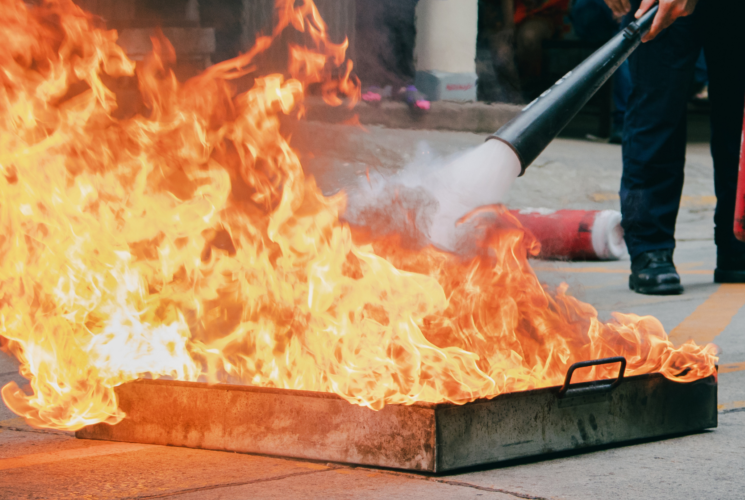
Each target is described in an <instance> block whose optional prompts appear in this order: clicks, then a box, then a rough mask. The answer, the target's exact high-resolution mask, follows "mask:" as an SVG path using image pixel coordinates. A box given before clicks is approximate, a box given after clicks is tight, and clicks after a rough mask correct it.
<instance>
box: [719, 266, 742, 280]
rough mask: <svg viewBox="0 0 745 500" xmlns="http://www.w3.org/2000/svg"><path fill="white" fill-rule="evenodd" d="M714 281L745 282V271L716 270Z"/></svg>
mask: <svg viewBox="0 0 745 500" xmlns="http://www.w3.org/2000/svg"><path fill="white" fill-rule="evenodd" d="M714 283H745V271H726V270H724V269H716V270H715V271H714Z"/></svg>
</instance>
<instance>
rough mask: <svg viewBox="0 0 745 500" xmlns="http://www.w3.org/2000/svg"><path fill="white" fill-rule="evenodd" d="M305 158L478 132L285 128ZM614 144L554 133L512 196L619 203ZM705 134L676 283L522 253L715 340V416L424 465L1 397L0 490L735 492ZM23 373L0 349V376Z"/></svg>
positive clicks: (575, 281)
mask: <svg viewBox="0 0 745 500" xmlns="http://www.w3.org/2000/svg"><path fill="white" fill-rule="evenodd" d="M295 139H296V143H297V144H298V147H299V148H300V150H301V153H302V156H303V159H304V162H305V163H306V165H308V166H309V168H310V169H311V170H313V171H314V172H315V173H316V176H317V177H318V180H319V185H321V187H322V188H324V189H325V190H327V191H329V192H331V191H333V190H334V189H335V187H334V186H335V185H338V183H340V182H341V184H346V185H349V184H350V183H353V182H355V179H356V178H357V177H359V176H362V175H365V171H366V169H367V168H375V169H379V170H381V171H383V172H385V171H393V170H395V169H396V168H399V167H400V166H401V165H403V164H405V163H407V162H408V161H411V159H412V158H413V157H414V156H415V155H416V154H417V143H418V142H419V141H421V140H424V141H427V142H428V143H429V145H430V148H431V149H432V150H434V151H435V153H437V154H448V153H451V152H455V151H458V150H462V149H464V148H467V147H470V146H473V145H477V144H479V143H481V142H482V141H483V136H481V135H476V134H467V133H454V132H430V131H414V130H389V129H383V128H375V127H373V128H370V131H369V133H364V132H363V131H362V130H360V129H355V128H350V127H342V126H328V125H323V126H322V125H316V124H309V125H308V126H307V127H305V128H302V129H298V130H295ZM620 171H621V165H620V147H618V146H613V145H607V144H602V143H595V142H589V141H583V140H570V139H560V140H557V141H555V142H554V143H553V144H552V145H551V146H550V147H549V149H548V150H547V151H546V152H545V153H544V154H543V155H542V156H541V157H540V158H539V159H538V161H537V162H536V163H535V164H534V165H533V166H532V167H531V168H530V169H529V170H528V172H527V173H526V175H525V176H524V177H523V178H521V179H519V180H518V181H517V182H516V183H515V185H514V187H513V189H512V191H511V192H510V195H509V199H508V200H507V203H508V205H509V206H510V207H513V208H527V207H546V208H583V209H605V208H617V207H618V198H617V195H616V194H615V193H616V192H617V190H618V181H619V178H620ZM711 176H712V166H711V159H710V158H709V156H708V145H707V144H705V143H692V144H690V146H689V155H688V165H687V171H686V186H685V189H684V196H685V198H684V202H683V208H682V210H681V215H680V217H679V226H678V239H679V245H678V250H677V252H676V262H677V264H678V266H679V269H680V270H681V274H682V277H683V280H684V285H685V286H686V293H685V294H684V295H682V296H679V297H648V296H642V295H636V294H633V293H631V292H629V290H628V285H627V282H628V266H629V263H628V261H620V262H612V263H587V262H584V263H583V262H580V263H568V262H541V261H534V262H533V265H534V268H535V269H536V271H537V273H538V275H539V276H540V277H541V279H542V280H543V281H545V282H548V283H550V284H558V283H560V282H562V281H565V282H567V283H569V285H570V293H572V294H573V295H575V296H577V297H578V298H580V299H582V300H584V301H586V302H589V303H591V304H592V305H594V306H595V307H596V308H597V309H598V311H599V313H600V315H601V317H602V318H608V317H609V315H610V313H611V312H612V311H621V312H633V313H637V314H652V315H654V316H656V317H658V318H659V319H660V320H661V321H662V323H663V325H664V326H665V328H666V329H667V330H668V331H669V332H672V338H673V339H674V340H675V342H676V343H682V342H684V341H686V340H687V339H688V338H695V339H696V340H697V341H714V342H715V343H716V344H717V345H719V346H720V348H721V360H720V364H721V368H722V369H721V372H722V373H721V375H720V378H719V384H720V385H719V403H720V406H719V427H718V428H717V429H716V430H714V431H710V432H704V433H700V434H696V435H691V436H684V437H677V438H674V439H668V440H663V441H656V442H649V443H643V444H636V445H633V446H625V447H614V448H611V449H606V450H602V451H596V452H593V453H585V454H580V455H574V456H565V457H562V458H554V459H551V460H543V461H532V462H527V463H522V464H519V465H512V466H509V467H501V468H491V469H485V470H479V471H469V472H466V473H462V474H454V475H449V476H442V477H436V478H435V477H429V476H423V475H416V474H406V473H399V472H392V471H384V470H371V469H366V468H355V467H349V466H342V465H338V464H319V463H311V462H303V461H298V460H285V459H279V458H272V457H264V456H254V455H242V454H234V453H225V452H215V451H203V450H188V449H179V448H170V447H158V446H148V445H132V444H125V443H107V442H93V441H83V440H76V439H75V438H74V437H73V436H72V435H71V433H65V432H59V431H45V430H36V429H31V428H29V427H27V426H26V425H25V424H24V423H23V422H22V420H21V419H19V418H17V417H15V416H14V415H12V413H10V412H9V410H8V409H7V408H5V407H4V406H2V407H0V498H2V499H31V498H33V499H41V498H45V499H46V498H70V499H72V498H107V499H109V498H111V499H122V498H137V499H145V498H177V499H209V500H211V499H249V498H364V499H368V498H369V499H378V498H380V499H383V498H386V499H390V498H394V499H395V498H406V499H419V498H421V499H429V500H434V499H439V498H495V499H515V498H542V499H543V498H545V499H549V498H550V499H576V500H582V499H588V500H589V499H599V498H619V499H638V498H650V499H658V498H659V499H668V498H669V499H673V498H675V499H679V498H706V499H733V500H734V499H741V498H743V497H745V339H743V325H744V324H745V310H742V309H741V306H742V305H744V304H745V285H743V286H729V287H724V288H723V287H720V286H718V285H714V284H713V283H712V271H713V269H714V266H715V247H714V244H713V230H712V222H711V220H712V216H713V207H714V198H713V187H712V185H713V183H712V177H711ZM11 380H16V381H17V382H18V383H22V382H23V380H22V379H21V377H20V376H19V375H17V372H16V369H15V364H14V361H13V360H11V359H9V358H8V357H7V356H4V355H2V356H0V384H2V385H4V384H6V383H7V382H9V381H11Z"/></svg>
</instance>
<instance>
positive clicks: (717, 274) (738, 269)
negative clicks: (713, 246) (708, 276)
mask: <svg viewBox="0 0 745 500" xmlns="http://www.w3.org/2000/svg"><path fill="white" fill-rule="evenodd" d="M714 283H745V254H743V253H739V252H723V251H721V250H720V251H718V252H717V269H716V270H715V271H714Z"/></svg>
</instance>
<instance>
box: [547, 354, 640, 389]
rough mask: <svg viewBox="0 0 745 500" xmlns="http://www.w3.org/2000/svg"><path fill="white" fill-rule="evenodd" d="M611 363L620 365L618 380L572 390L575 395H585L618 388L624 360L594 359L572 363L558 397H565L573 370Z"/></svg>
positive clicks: (623, 370)
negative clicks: (575, 392)
mask: <svg viewBox="0 0 745 500" xmlns="http://www.w3.org/2000/svg"><path fill="white" fill-rule="evenodd" d="M613 363H621V368H620V369H619V370H618V378H617V379H616V380H614V381H613V382H612V383H610V384H607V385H602V386H594V387H587V388H583V389H575V390H574V391H577V392H578V394H577V395H579V393H580V392H581V393H582V394H586V393H589V392H606V391H612V390H613V389H615V388H616V387H618V385H619V384H620V383H621V382H623V376H624V374H625V373H626V358H624V357H623V356H617V357H615V358H604V359H595V360H593V361H580V362H579V363H574V364H573V365H572V366H570V367H569V370H567V376H566V379H565V380H564V385H562V386H561V389H559V397H560V398H562V397H564V396H566V394H567V392H568V391H569V387H570V386H571V385H572V375H574V370H576V369H578V368H587V367H589V366H598V365H610V364H613ZM574 391H572V392H574Z"/></svg>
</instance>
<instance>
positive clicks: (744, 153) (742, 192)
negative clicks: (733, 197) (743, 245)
mask: <svg viewBox="0 0 745 500" xmlns="http://www.w3.org/2000/svg"><path fill="white" fill-rule="evenodd" d="M735 237H737V239H738V240H740V241H745V116H743V124H742V147H741V149H740V175H739V177H738V179H737V201H736V202H735Z"/></svg>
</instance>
